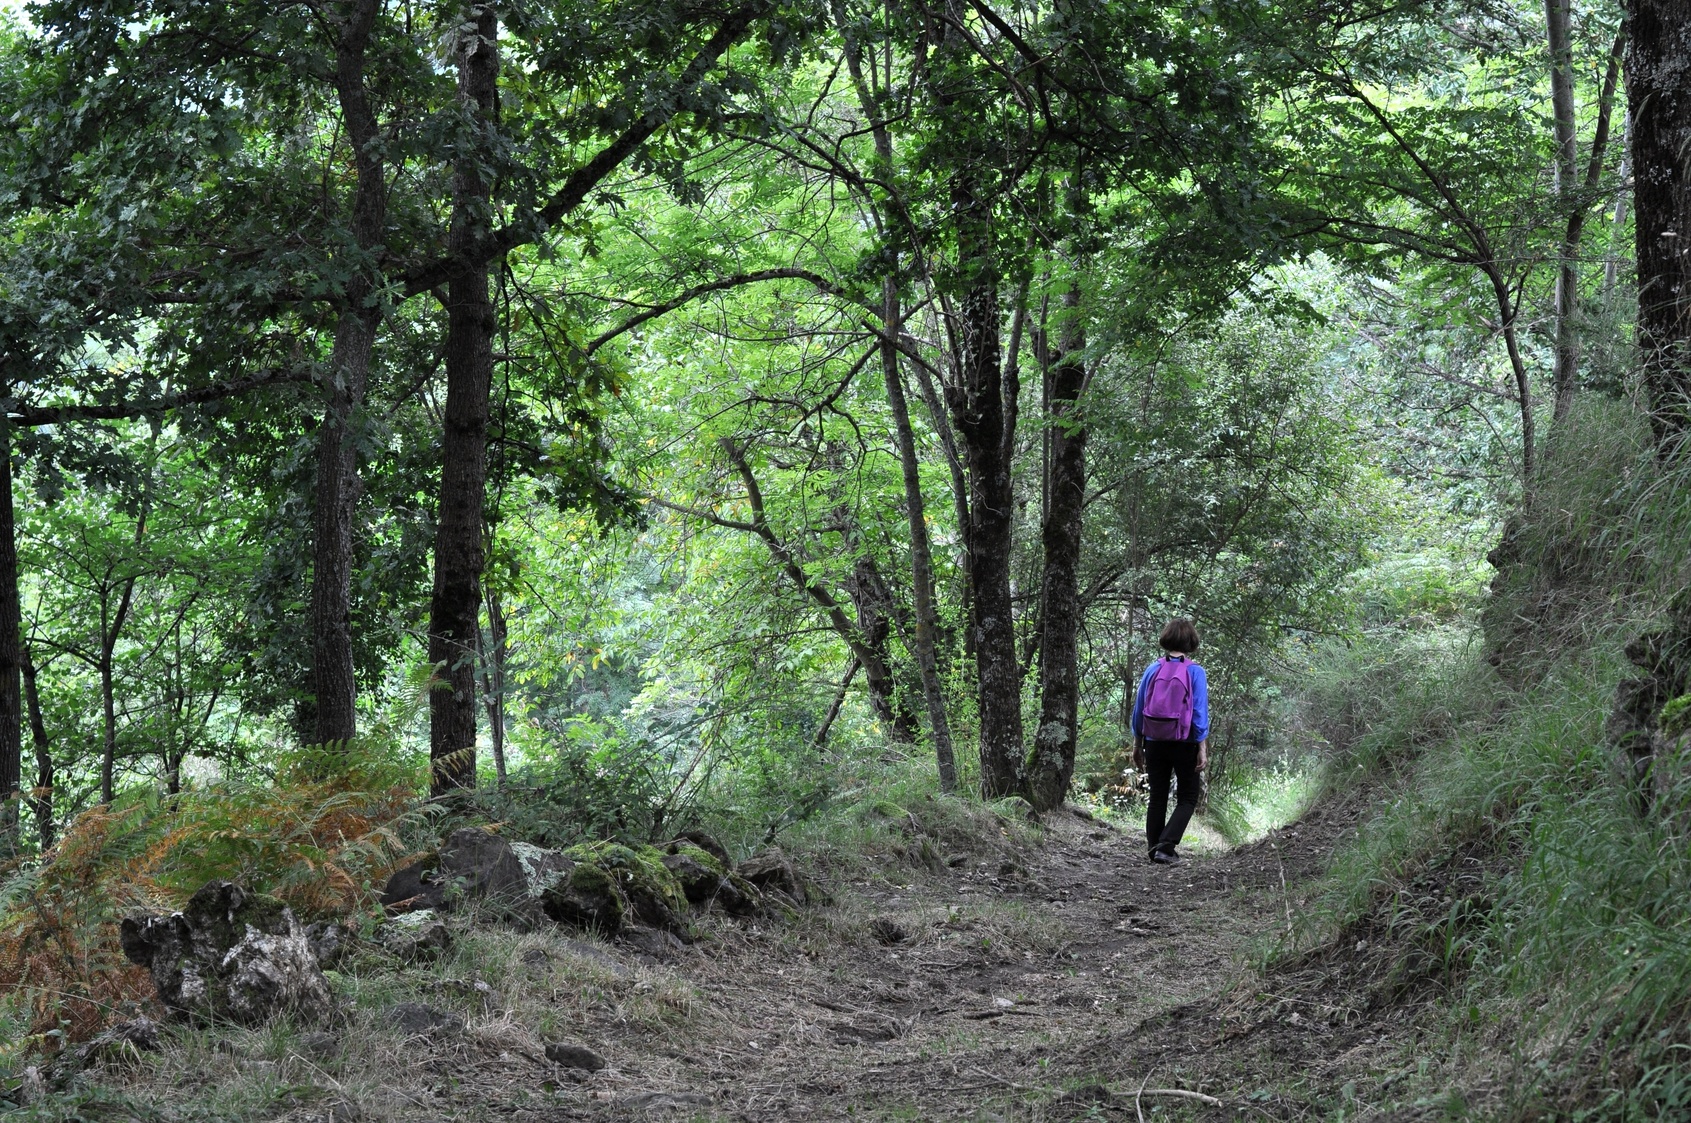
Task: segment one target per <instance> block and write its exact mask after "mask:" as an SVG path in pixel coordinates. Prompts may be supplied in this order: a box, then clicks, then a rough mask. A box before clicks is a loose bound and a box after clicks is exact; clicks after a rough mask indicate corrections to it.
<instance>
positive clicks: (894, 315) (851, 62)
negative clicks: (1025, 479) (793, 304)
mask: <svg viewBox="0 0 1691 1123" xmlns="http://www.w3.org/2000/svg"><path fill="white" fill-rule="evenodd" d="M834 22H835V24H836V25H837V26H838V27H839V29H840V33H841V35H842V36H843V37H844V39H845V47H846V49H845V59H846V69H847V70H848V71H849V72H850V74H851V79H852V84H853V85H854V86H855V88H856V90H857V101H858V105H859V107H860V108H861V109H862V111H863V114H864V116H865V117H867V118H868V119H869V123H870V125H869V127H870V131H871V132H872V133H873V135H874V138H875V159H876V160H877V161H878V162H879V164H880V171H879V174H880V176H881V177H883V179H884V180H885V181H886V182H887V183H889V184H890V183H891V177H892V169H893V148H892V134H891V133H890V132H888V130H887V125H886V121H885V119H884V117H883V115H882V113H881V109H880V106H879V105H877V103H876V99H875V94H874V91H873V90H872V89H871V86H870V83H869V79H868V76H867V74H866V73H865V71H864V68H863V52H862V46H861V44H860V43H859V41H858V39H857V36H856V34H855V33H854V31H853V29H852V25H851V22H850V21H849V20H848V19H847V18H846V14H845V12H844V10H843V8H842V7H841V6H839V5H836V6H835V9H834ZM889 190H890V189H889ZM892 204H893V205H892V206H891V207H889V208H884V209H888V210H895V211H897V212H899V213H898V214H895V215H887V216H885V217H884V218H883V220H882V228H883V231H885V230H886V229H887V228H890V227H892V226H894V225H895V224H897V222H898V220H899V218H900V217H902V212H903V204H902V201H901V200H900V199H899V198H898V196H897V194H896V192H892ZM889 250H890V252H891V255H892V257H893V261H892V262H891V263H889V275H888V276H887V277H886V278H884V279H883V280H882V281H881V340H880V358H881V379H882V382H883V383H884V384H885V386H886V392H887V408H888V410H889V411H890V412H891V413H892V422H893V433H894V435H895V437H896V439H897V441H898V460H899V466H900V468H901V469H902V472H903V483H904V506H905V513H906V515H907V516H908V518H909V521H910V577H911V587H912V589H913V596H912V599H913V600H914V601H915V609H916V620H915V627H914V628H913V629H912V634H911V639H910V645H911V647H912V648H913V649H914V654H915V656H916V668H917V672H918V674H920V675H921V679H922V703H923V707H924V708H925V709H926V710H927V713H928V733H929V736H930V737H931V738H932V739H933V748H934V759H935V762H936V763H937V765H938V770H939V786H940V790H941V791H945V792H949V791H954V790H956V788H957V760H956V750H955V748H954V747H953V745H952V739H951V720H950V718H949V717H948V716H947V715H946V712H945V691H944V689H943V687H942V686H941V683H940V679H939V655H938V646H939V644H938V635H939V612H938V610H937V608H936V607H935V604H934V593H935V589H934V560H933V558H934V555H933V543H932V540H931V539H930V538H929V536H928V516H927V506H926V504H925V502H924V501H923V498H922V476H921V461H920V460H919V459H917V456H916V434H915V431H914V429H912V427H911V425H910V403H909V400H908V399H907V398H906V397H905V394H904V372H903V369H902V367H901V365H900V362H899V348H898V339H899V336H900V335H901V334H902V333H903V331H904V312H903V309H902V308H901V307H900V302H899V294H898V277H897V273H898V261H897V256H898V255H897V251H896V249H891V248H890V247H889ZM936 405H937V403H936ZM935 417H936V419H937V421H938V423H939V424H941V425H943V424H944V423H945V413H944V411H943V410H936V411H935ZM953 460H955V458H953ZM958 525H959V527H961V526H962V523H961V522H959V524H958ZM830 720H831V719H830Z"/></svg>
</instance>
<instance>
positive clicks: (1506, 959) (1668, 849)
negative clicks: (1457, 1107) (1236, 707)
mask: <svg viewBox="0 0 1691 1123" xmlns="http://www.w3.org/2000/svg"><path fill="white" fill-rule="evenodd" d="M1613 646H1618V644H1616V645H1613ZM1622 673H1623V671H1622V668H1621V667H1620V666H1619V664H1618V660H1609V661H1603V660H1594V659H1591V658H1589V657H1586V658H1565V659H1563V660H1562V661H1561V662H1560V663H1558V664H1557V666H1556V667H1555V669H1554V670H1553V671H1552V673H1551V674H1550V675H1548V676H1547V677H1546V678H1545V679H1544V680H1542V681H1541V683H1540V684H1539V685H1538V686H1537V687H1535V688H1534V689H1533V690H1532V691H1531V692H1529V693H1526V694H1523V695H1507V694H1505V693H1504V692H1503V691H1502V690H1501V689H1500V688H1497V687H1489V688H1485V689H1479V688H1476V687H1475V685H1474V684H1476V683H1484V682H1485V681H1486V680H1485V676H1484V674H1483V668H1482V667H1481V666H1480V665H1479V663H1478V660H1477V659H1476V658H1475V657H1474V655H1473V654H1472V653H1469V654H1467V655H1465V656H1463V657H1462V658H1460V659H1455V660H1452V661H1446V662H1442V663H1440V664H1437V665H1435V666H1434V667H1433V668H1432V670H1431V672H1430V673H1428V674H1426V675H1424V676H1422V678H1423V682H1422V683H1421V685H1420V686H1419V687H1415V688H1410V689H1405V690H1404V691H1402V692H1401V693H1400V694H1399V696H1398V699H1397V700H1396V702H1395V704H1394V705H1393V706H1391V707H1389V712H1387V713H1385V714H1383V715H1382V717H1381V720H1380V721H1379V722H1378V724H1377V725H1376V726H1375V728H1374V729H1373V730H1372V731H1371V732H1370V733H1369V734H1368V735H1367V736H1365V737H1363V738H1361V739H1360V740H1359V744H1358V749H1359V751H1360V752H1362V753H1363V754H1364V755H1366V756H1371V757H1372V758H1373V759H1395V760H1399V761H1404V760H1407V761H1408V762H1409V763H1407V765H1406V767H1405V770H1404V772H1403V779H1402V782H1401V784H1400V785H1399V786H1398V788H1397V790H1396V791H1395V793H1394V795H1395V798H1392V799H1390V800H1388V801H1386V802H1384V803H1383V804H1382V805H1381V807H1380V809H1379V812H1378V814H1377V815H1375V816H1374V817H1373V819H1372V820H1371V821H1370V823H1369V824H1368V825H1367V826H1366V827H1365V828H1364V830H1363V831H1362V834H1361V836H1360V837H1359V839H1358V840H1357V842H1356V844H1355V845H1354V846H1353V847H1352V848H1350V849H1349V850H1348V851H1346V852H1344V853H1343V854H1341V856H1340V857H1339V859H1338V860H1337V861H1336V863H1335V866H1334V868H1333V870H1332V873H1331V880H1330V891H1329V896H1328V897H1327V900H1326V907H1325V910H1324V911H1323V914H1322V917H1323V919H1322V920H1321V921H1320V922H1319V923H1318V924H1317V925H1316V926H1314V927H1312V928H1310V929H1308V930H1306V931H1305V932H1304V933H1303V939H1302V940H1301V941H1300V942H1302V943H1304V944H1305V945H1306V946H1307V944H1309V943H1311V942H1321V941H1323V940H1331V939H1333V938H1334V933H1335V930H1336V931H1337V932H1338V933H1340V934H1341V935H1342V933H1343V932H1344V931H1345V930H1346V929H1347V928H1349V927H1350V926H1352V925H1355V924H1357V923H1359V922H1360V921H1361V920H1362V919H1363V918H1365V917H1368V916H1370V915H1372V916H1375V917H1379V916H1382V915H1384V916H1389V917H1397V916H1402V915H1407V916H1410V918H1411V922H1414V923H1420V924H1422V925H1424V926H1429V927H1437V926H1438V925H1439V924H1442V925H1443V930H1442V931H1443V936H1444V937H1445V940H1446V949H1445V955H1446V964H1445V967H1446V978H1447V980H1449V981H1450V983H1451V986H1452V989H1451V990H1449V991H1448V992H1447V995H1446V1002H1447V1004H1448V1007H1449V1009H1450V1010H1451V1012H1452V1015H1451V1021H1450V1026H1449V1029H1450V1033H1451V1046H1452V1053H1453V1055H1457V1054H1460V1055H1464V1056H1468V1057H1470V1058H1472V1057H1475V1056H1485V1057H1488V1058H1489V1059H1488V1060H1487V1061H1485V1062H1484V1064H1486V1065H1487V1066H1489V1067H1493V1069H1494V1071H1492V1072H1491V1073H1489V1074H1478V1073H1476V1074H1474V1075H1476V1076H1477V1077H1478V1076H1482V1075H1485V1076H1489V1078H1490V1080H1489V1082H1491V1083H1493V1084H1494V1086H1506V1087H1510V1088H1512V1089H1513V1091H1512V1092H1511V1093H1510V1095H1511V1096H1513V1097H1514V1102H1512V1103H1510V1104H1507V1105H1498V1106H1506V1109H1507V1111H1508V1113H1509V1114H1512V1115H1516V1116H1518V1117H1528V1116H1536V1115H1538V1114H1540V1113H1541V1112H1543V1111H1545V1110H1551V1111H1553V1112H1554V1113H1556V1114H1564V1113H1566V1114H1573V1113H1575V1112H1582V1113H1585V1114H1586V1116H1587V1117H1589V1118H1594V1119H1607V1118H1613V1119H1633V1118H1670V1117H1679V1118H1683V1117H1685V1116H1684V1112H1685V1111H1686V1110H1687V1109H1691V1055H1688V1050H1691V915H1688V909H1687V903H1686V902H1687V901H1688V900H1691V790H1682V791H1678V792H1674V793H1672V799H1670V800H1669V801H1668V802H1669V803H1670V804H1672V806H1670V807H1667V808H1665V809H1658V813H1657V814H1655V815H1653V816H1651V817H1650V818H1644V817H1641V816H1640V814H1639V812H1638V810H1637V808H1636V806H1635V805H1634V803H1633V801H1632V800H1631V798H1630V796H1629V788H1628V786H1627V784H1626V783H1625V780H1624V777H1623V776H1622V775H1621V773H1620V771H1619V769H1618V768H1617V767H1616V765H1615V764H1614V762H1613V760H1612V759H1611V757H1610V755H1609V753H1608V752H1607V750H1606V748H1605V746H1604V743H1603V737H1602V727H1603V720H1604V717H1605V715H1606V714H1607V711H1608V708H1609V702H1610V699H1611V697H1612V692H1613V688H1614V683H1615V681H1616V679H1617V678H1618V677H1619V676H1620V674H1622ZM1458 691H1460V693H1458ZM1455 696H1460V697H1463V698H1465V699H1466V700H1467V701H1466V703H1465V705H1464V706H1463V707H1462V708H1463V709H1465V710H1466V711H1467V712H1466V713H1465V714H1462V715H1458V716H1459V720H1456V721H1455V722H1454V724H1451V725H1448V726H1445V727H1443V728H1442V729H1441V730H1440V735H1439V736H1438V737H1437V738H1436V739H1435V740H1431V741H1426V740H1425V739H1424V746H1423V748H1422V749H1421V751H1420V752H1419V753H1418V754H1412V753H1411V751H1410V750H1408V749H1407V748H1405V747H1404V746H1402V745H1399V746H1398V747H1397V748H1396V749H1395V750H1394V749H1393V748H1391V746H1390V745H1389V743H1388V742H1390V741H1391V740H1392V739H1394V738H1398V737H1403V736H1405V732H1404V731H1405V730H1408V729H1410V728H1412V727H1414V726H1415V725H1416V723H1417V722H1418V721H1419V720H1421V718H1422V717H1423V716H1424V715H1425V714H1427V713H1428V710H1427V708H1426V707H1425V705H1424V700H1425V699H1427V698H1435V699H1436V698H1451V697H1455ZM1440 720H1441V721H1443V720H1444V718H1443V716H1442V715H1441V719H1440ZM1456 854H1465V855H1481V856H1483V862H1482V865H1483V867H1484V868H1485V869H1486V870H1488V871H1490V873H1489V876H1488V880H1489V882H1490V884H1488V885H1487V886H1485V888H1484V889H1483V891H1478V892H1476V893H1474V894H1473V895H1472V896H1469V897H1466V898H1462V899H1453V900H1450V901H1449V902H1448V904H1449V911H1450V916H1449V917H1447V918H1442V919H1441V918H1438V917H1432V918H1429V917H1427V916H1426V915H1425V913H1424V912H1422V913H1420V914H1416V913H1415V912H1414V910H1412V909H1411V910H1404V909H1402V908H1401V907H1400V906H1401V902H1403V901H1405V900H1407V899H1408V897H1409V893H1408V891H1407V887H1408V886H1409V885H1410V884H1411V883H1412V882H1413V881H1414V880H1415V878H1416V877H1417V876H1419V875H1421V874H1422V873H1423V872H1424V871H1426V870H1428V869H1431V868H1434V867H1436V866H1438V865H1439V864H1441V863H1443V862H1445V861H1446V860H1448V859H1449V858H1450V857H1451V856H1453V855H1456ZM1458 913H1460V914H1461V915H1458ZM1435 935H1436V934H1435ZM1398 937H1399V938H1403V939H1405V941H1406V942H1407V939H1408V938H1407V936H1406V935H1405V934H1403V933H1399V934H1398ZM1478 1010H1485V1011H1490V1012H1491V1013H1492V1015H1493V1018H1492V1019H1486V1018H1481V1019H1480V1020H1479V1022H1478V1023H1476V1021H1475V1018H1474V1011H1478ZM1457 1011H1461V1013H1460V1014H1458V1013H1457ZM1487 1021H1490V1022H1491V1024H1490V1025H1489V1027H1487V1026H1485V1025H1484V1023H1485V1022H1487ZM1476 1035H1477V1036H1476ZM1474 1063H1480V1062H1475V1061H1472V1060H1470V1062H1469V1064H1474ZM1517 1066H1519V1067H1517ZM1503 1070H1512V1071H1508V1072H1505V1071H1503ZM1505 1077H1507V1080H1506V1081H1504V1080H1502V1078H1505Z"/></svg>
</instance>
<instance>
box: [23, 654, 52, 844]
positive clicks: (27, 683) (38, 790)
mask: <svg viewBox="0 0 1691 1123" xmlns="http://www.w3.org/2000/svg"><path fill="white" fill-rule="evenodd" d="M22 650H23V693H24V698H25V700H26V701H27V702H28V703H29V732H30V740H32V741H33V742H34V743H35V790H34V791H32V792H31V793H30V796H29V809H30V813H31V814H32V815H34V816H35V832H36V836H37V838H39V839H40V842H41V852H42V853H43V854H45V853H47V851H49V850H51V849H52V848H53V842H54V840H55V832H54V829H53V754H52V752H51V749H52V743H51V742H50V741H49V740H48V739H47V722H46V721H45V720H44V719H43V718H42V716H41V689H40V686H39V685H38V684H37V683H36V673H35V660H34V659H33V658H31V656H30V652H29V648H27V647H25V648H23V649H22Z"/></svg>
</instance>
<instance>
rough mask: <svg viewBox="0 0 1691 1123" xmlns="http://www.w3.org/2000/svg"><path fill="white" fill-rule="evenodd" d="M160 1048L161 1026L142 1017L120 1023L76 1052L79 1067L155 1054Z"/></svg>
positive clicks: (85, 1043)
mask: <svg viewBox="0 0 1691 1123" xmlns="http://www.w3.org/2000/svg"><path fill="white" fill-rule="evenodd" d="M158 1047H159V1024H158V1023H157V1022H155V1021H153V1019H151V1018H149V1017H146V1016H142V1017H139V1018H136V1019H134V1020H133V1021H128V1022H119V1023H118V1024H117V1025H115V1026H112V1027H111V1028H109V1029H107V1030H104V1031H103V1032H101V1033H100V1034H99V1035H98V1036H96V1037H93V1038H90V1039H89V1040H88V1041H86V1042H84V1043H83V1045H82V1046H81V1047H80V1048H79V1049H77V1051H76V1061H77V1064H79V1065H86V1064H89V1063H91V1062H94V1061H101V1060H107V1059H109V1058H113V1057H120V1056H125V1055H133V1054H135V1053H153V1052H157V1051H158Z"/></svg>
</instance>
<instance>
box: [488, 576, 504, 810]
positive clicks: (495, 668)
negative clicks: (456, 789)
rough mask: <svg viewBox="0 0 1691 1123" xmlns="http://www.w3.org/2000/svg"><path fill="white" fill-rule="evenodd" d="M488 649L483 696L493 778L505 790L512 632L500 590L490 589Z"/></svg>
mask: <svg viewBox="0 0 1691 1123" xmlns="http://www.w3.org/2000/svg"><path fill="white" fill-rule="evenodd" d="M484 599H485V600H486V601H487V634H486V636H485V643H486V647H485V649H484V650H483V651H482V660H481V666H482V672H481V673H482V696H483V698H484V699H485V704H486V706H487V734H488V742H489V748H491V749H492V750H493V774H494V776H495V777H496V778H497V779H496V782H497V784H498V786H499V787H500V788H504V787H505V779H506V771H505V659H506V656H507V655H509V654H510V646H509V645H510V628H509V621H508V620H507V619H506V617H505V604H504V601H503V600H502V599H501V597H500V596H499V591H498V590H497V589H488V590H486V592H485V594H484Z"/></svg>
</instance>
